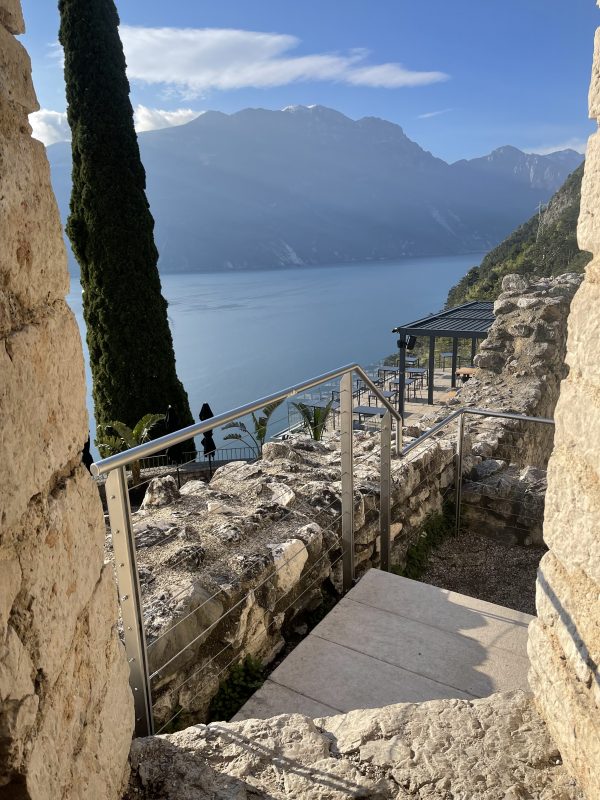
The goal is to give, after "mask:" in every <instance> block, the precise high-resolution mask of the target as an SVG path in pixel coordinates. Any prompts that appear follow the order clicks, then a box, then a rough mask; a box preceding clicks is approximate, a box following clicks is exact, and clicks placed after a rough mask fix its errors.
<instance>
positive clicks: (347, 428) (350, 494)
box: [340, 372, 354, 592]
mask: <svg viewBox="0 0 600 800" xmlns="http://www.w3.org/2000/svg"><path fill="white" fill-rule="evenodd" d="M340 448H341V457H342V465H341V466H342V585H343V591H344V592H348V591H349V590H350V589H351V588H352V584H353V583H354V462H353V458H352V372H347V373H346V374H345V375H342V377H341V379H340Z"/></svg>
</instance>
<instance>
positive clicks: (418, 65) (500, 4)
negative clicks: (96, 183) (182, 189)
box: [22, 0, 600, 161]
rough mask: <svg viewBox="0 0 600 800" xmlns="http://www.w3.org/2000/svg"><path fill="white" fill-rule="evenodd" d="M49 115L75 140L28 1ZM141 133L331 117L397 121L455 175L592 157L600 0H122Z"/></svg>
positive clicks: (46, 11) (50, 19) (51, 49)
mask: <svg viewBox="0 0 600 800" xmlns="http://www.w3.org/2000/svg"><path fill="white" fill-rule="evenodd" d="M22 1H23V9H24V13H25V17H26V22H27V26H28V31H27V34H26V35H25V36H24V37H23V40H24V43H25V44H26V46H27V48H28V50H29V52H30V55H31V57H32V62H33V70H34V81H35V85H36V89H37V92H38V97H39V101H40V105H41V107H42V109H43V110H42V112H40V113H39V114H38V115H37V116H36V117H35V118H34V130H35V132H36V134H37V135H39V136H40V138H44V139H45V140H46V141H48V142H50V141H53V140H57V139H58V138H65V136H66V135H67V128H66V124H65V119H64V116H63V115H64V111H65V99H64V87H63V79H62V67H61V64H60V53H59V52H58V51H57V46H56V42H57V31H58V12H57V11H56V5H57V3H56V2H53V0H50V1H49V0H22ZM117 7H118V9H119V13H120V16H121V23H122V38H123V40H124V43H125V49H126V55H127V60H128V64H129V68H130V80H131V85H132V103H133V105H134V107H135V108H136V109H137V116H136V119H137V125H138V128H139V129H140V130H144V129H146V130H147V129H150V128H152V127H158V126H164V125H167V124H175V123H178V122H179V123H180V122H182V121H186V120H188V119H190V118H191V117H192V116H193V115H194V114H197V113H199V112H200V111H203V110H205V109H218V110H221V111H225V112H232V111H236V110H238V109H241V108H245V107H247V106H260V107H263V108H283V107H284V106H287V105H294V104H304V105H309V104H312V103H320V104H322V105H327V106H331V107H333V108H336V109H338V110H340V111H342V112H343V113H345V114H347V115H348V116H350V117H352V118H359V117H362V116H369V115H372V116H379V117H383V118H385V119H389V120H391V121H393V122H397V123H399V124H400V125H402V126H403V128H404V129H405V131H406V133H407V134H408V135H409V136H410V137H411V138H412V139H414V140H415V141H417V142H418V143H419V144H420V145H421V146H423V147H425V148H426V149H428V150H431V151H432V152H433V153H434V154H435V155H437V156H440V157H441V158H444V159H446V160H448V161H454V160H456V159H458V158H464V157H466V158H470V157H474V156H478V155H483V154H485V153H487V152H489V151H490V150H492V149H494V148H495V147H499V146H501V145H504V144H512V145H515V146H517V147H520V148H521V149H523V150H529V151H535V152H548V151H549V150H552V149H559V148H562V147H567V146H573V147H575V148H576V149H579V150H582V149H583V147H584V146H585V141H586V139H587V137H588V136H589V134H590V133H591V132H592V131H593V125H592V123H591V122H590V121H589V120H588V118H587V89H588V84H589V79H590V71H591V61H592V51H593V36H594V30H595V27H596V26H597V25H600V10H599V9H598V8H597V7H596V5H595V2H594V0H452V2H449V1H448V0H302V2H298V1H297V0H294V2H292V0H218V2H215V0H211V2H208V0H118V2H117Z"/></svg>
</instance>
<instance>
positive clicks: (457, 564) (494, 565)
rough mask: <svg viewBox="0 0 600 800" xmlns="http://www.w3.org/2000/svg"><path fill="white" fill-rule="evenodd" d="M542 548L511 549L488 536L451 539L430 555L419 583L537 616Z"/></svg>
mask: <svg viewBox="0 0 600 800" xmlns="http://www.w3.org/2000/svg"><path fill="white" fill-rule="evenodd" d="M545 552H546V547H545V546H543V545H537V546H531V547H519V546H514V547H508V546H506V545H504V544H501V543H500V542H497V541H495V540H493V539H489V538H487V537H486V536H479V535H477V534H474V533H461V535H460V536H458V537H454V536H449V537H448V538H447V539H445V540H444V541H443V542H442V543H441V544H440V546H439V547H438V548H437V549H436V550H434V551H433V552H432V553H431V555H430V556H429V559H428V563H427V567H426V568H425V570H424V572H423V574H422V575H421V578H420V580H421V581H423V582H424V583H431V584H433V585H434V586H439V587H440V588H442V589H449V590H450V591H454V592H460V594H466V595H469V596H471V597H478V598H479V599H480V600H487V601H488V602H489V603H497V604H498V605H501V606H506V607H508V608H514V609H516V610H517V611H523V612H525V613H526V614H535V578H536V571H537V567H538V564H539V563H540V559H541V557H542V556H543V555H544V553H545Z"/></svg>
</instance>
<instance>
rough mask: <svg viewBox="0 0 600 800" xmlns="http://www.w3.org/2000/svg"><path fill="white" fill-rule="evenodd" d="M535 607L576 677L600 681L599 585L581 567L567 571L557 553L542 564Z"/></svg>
mask: <svg viewBox="0 0 600 800" xmlns="http://www.w3.org/2000/svg"><path fill="white" fill-rule="evenodd" d="M536 606H537V612H538V618H539V620H540V622H541V623H543V625H545V626H546V627H548V628H551V629H552V633H553V635H554V636H555V637H556V639H557V640H558V642H559V643H560V646H561V648H562V651H563V654H564V657H565V658H566V659H567V661H568V662H569V664H570V668H571V670H572V672H573V676H574V678H576V679H577V680H578V681H580V682H581V683H583V684H586V685H591V684H592V682H593V681H599V680H600V677H599V675H598V664H599V663H600V586H599V585H598V584H597V583H595V582H594V581H591V580H590V579H589V577H588V576H587V575H586V574H585V573H584V572H582V571H581V570H572V571H567V570H566V569H565V567H564V566H563V565H562V564H561V563H560V561H559V560H558V559H557V558H556V556H555V555H554V553H553V552H552V551H550V552H549V553H547V554H546V555H545V556H544V558H543V559H542V562H541V564H540V570H539V573H538V582H537V596H536Z"/></svg>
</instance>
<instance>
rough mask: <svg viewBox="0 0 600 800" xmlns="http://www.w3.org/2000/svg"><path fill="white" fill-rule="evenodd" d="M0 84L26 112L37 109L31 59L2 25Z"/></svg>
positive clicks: (0, 28)
mask: <svg viewBox="0 0 600 800" xmlns="http://www.w3.org/2000/svg"><path fill="white" fill-rule="evenodd" d="M0 19H1V18H0ZM0 84H1V85H2V86H4V87H5V88H6V92H7V94H8V96H9V98H10V100H11V101H12V102H14V103H17V104H18V105H20V106H23V108H24V109H25V111H26V112H27V113H28V114H30V113H31V112H32V111H37V110H38V109H39V105H38V101H37V97H36V96H35V90H34V88H33V81H32V80H31V59H30V58H29V55H28V53H27V50H25V48H24V47H23V45H22V44H21V43H20V42H18V41H17V40H16V39H15V38H14V36H13V35H12V34H11V33H10V32H9V31H8V30H7V29H6V28H5V27H4V25H0Z"/></svg>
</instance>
